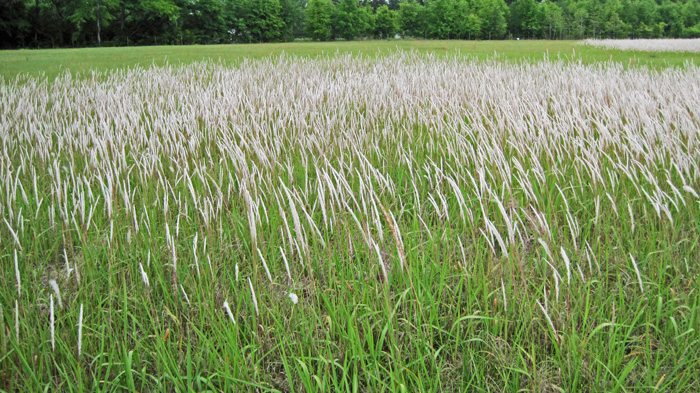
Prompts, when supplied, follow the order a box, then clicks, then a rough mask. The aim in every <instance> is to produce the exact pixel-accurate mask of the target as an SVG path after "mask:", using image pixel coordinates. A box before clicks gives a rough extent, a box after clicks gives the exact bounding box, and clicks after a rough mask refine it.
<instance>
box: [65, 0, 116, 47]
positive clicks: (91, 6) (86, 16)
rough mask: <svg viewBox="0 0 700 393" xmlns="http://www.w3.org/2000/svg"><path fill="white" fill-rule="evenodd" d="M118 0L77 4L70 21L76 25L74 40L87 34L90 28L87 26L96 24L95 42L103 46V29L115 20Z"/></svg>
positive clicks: (93, 0)
mask: <svg viewBox="0 0 700 393" xmlns="http://www.w3.org/2000/svg"><path fill="white" fill-rule="evenodd" d="M117 6H118V2H117V0H84V1H80V2H77V3H76V7H75V8H74V9H73V13H72V14H71V15H70V17H69V19H70V21H71V22H73V23H74V24H75V25H76V28H77V29H76V32H75V33H74V34H73V36H72V40H73V41H76V40H77V39H79V38H80V35H81V34H80V33H81V32H83V33H87V31H89V30H90V29H89V28H86V27H87V26H85V25H86V24H94V25H93V26H94V28H95V30H94V32H95V41H96V42H97V46H101V45H102V29H103V28H104V27H105V25H106V24H108V23H109V22H110V21H111V20H113V19H114V12H115V10H116V9H117Z"/></svg>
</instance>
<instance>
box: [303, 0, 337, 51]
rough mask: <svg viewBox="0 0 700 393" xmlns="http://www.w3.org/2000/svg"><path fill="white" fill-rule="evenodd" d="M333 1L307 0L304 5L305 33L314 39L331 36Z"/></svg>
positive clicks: (323, 38)
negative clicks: (306, 3)
mask: <svg viewBox="0 0 700 393" xmlns="http://www.w3.org/2000/svg"><path fill="white" fill-rule="evenodd" d="M332 16H333V3H331V0H309V3H308V5H307V6H306V34H307V35H308V36H309V37H311V38H312V39H314V40H317V41H326V40H328V39H330V38H331V33H332V26H331V17H332Z"/></svg>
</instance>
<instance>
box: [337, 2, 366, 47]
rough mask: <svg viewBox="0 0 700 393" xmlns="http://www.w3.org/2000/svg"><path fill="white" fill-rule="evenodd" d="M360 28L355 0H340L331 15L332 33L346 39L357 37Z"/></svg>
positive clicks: (358, 11)
mask: <svg viewBox="0 0 700 393" xmlns="http://www.w3.org/2000/svg"><path fill="white" fill-rule="evenodd" d="M359 29H360V10H359V6H358V3H357V0H340V3H338V5H337V6H336V11H335V14H334V15H333V34H334V35H335V36H336V37H342V38H344V39H346V40H352V39H354V38H355V37H357V35H358V32H359Z"/></svg>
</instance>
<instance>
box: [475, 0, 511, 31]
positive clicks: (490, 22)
mask: <svg viewBox="0 0 700 393" xmlns="http://www.w3.org/2000/svg"><path fill="white" fill-rule="evenodd" d="M478 15H479V18H480V19H481V20H482V21H483V26H484V27H483V28H482V31H481V34H482V36H483V37H484V38H488V39H490V40H492V39H495V40H498V39H501V38H503V37H505V35H506V28H507V27H508V22H507V17H508V6H507V5H506V3H505V1H503V0H483V1H482V2H481V7H480V8H479V10H478Z"/></svg>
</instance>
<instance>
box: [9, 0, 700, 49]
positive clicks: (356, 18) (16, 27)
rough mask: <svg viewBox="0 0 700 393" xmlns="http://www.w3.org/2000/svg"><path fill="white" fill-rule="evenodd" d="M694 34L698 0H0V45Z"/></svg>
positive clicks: (699, 28)
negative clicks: (398, 37) (398, 36)
mask: <svg viewBox="0 0 700 393" xmlns="http://www.w3.org/2000/svg"><path fill="white" fill-rule="evenodd" d="M397 34H398V35H400V36H402V37H416V38H428V39H505V38H527V39H540V38H546V39H580V38H590V37H592V38H660V37H674V38H681V37H682V38H695V37H700V1H698V0H558V1H554V0H542V1H538V0H308V1H307V0H2V1H0V47H2V48H24V47H30V48H47V47H82V46H106V45H109V46H124V45H162V44H170V45H172V44H221V43H234V42H237V43H249V42H280V41H292V40H295V39H301V38H307V39H313V40H319V41H321V40H334V39H344V40H354V39H362V38H379V39H384V38H392V37H395V36H396V35H397Z"/></svg>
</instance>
